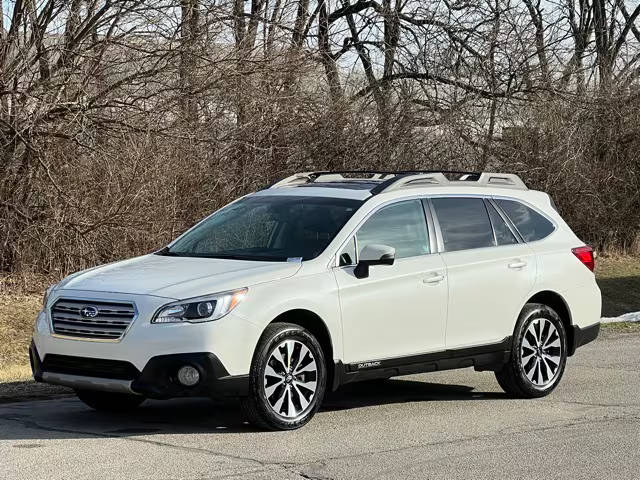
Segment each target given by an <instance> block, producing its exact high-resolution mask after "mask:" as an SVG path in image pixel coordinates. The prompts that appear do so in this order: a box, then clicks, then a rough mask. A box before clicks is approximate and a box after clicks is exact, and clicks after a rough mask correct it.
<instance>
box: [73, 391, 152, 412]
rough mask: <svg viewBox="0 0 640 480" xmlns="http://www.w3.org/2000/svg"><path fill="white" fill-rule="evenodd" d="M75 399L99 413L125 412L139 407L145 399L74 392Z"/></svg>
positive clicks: (138, 396)
mask: <svg viewBox="0 0 640 480" xmlns="http://www.w3.org/2000/svg"><path fill="white" fill-rule="evenodd" d="M75 392H76V395H77V397H78V398H79V399H80V400H82V402H84V403H85V404H86V405H87V406H89V407H91V408H93V409H94V410H98V411H101V412H127V411H130V410H134V409H136V408H138V407H139V406H140V404H141V403H142V402H144V401H145V398H144V397H142V396H140V395H133V394H127V393H114V392H101V391H97V390H76V391H75Z"/></svg>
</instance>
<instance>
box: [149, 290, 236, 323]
mask: <svg viewBox="0 0 640 480" xmlns="http://www.w3.org/2000/svg"><path fill="white" fill-rule="evenodd" d="M247 291H248V289H246V288H241V289H239V290H233V291H231V292H223V293H216V294H213V295H206V296H204V297H197V298H190V299H188V300H182V301H180V302H175V303H170V304H168V305H165V306H164V307H162V308H161V309H160V310H158V311H157V312H156V314H155V315H154V316H153V319H152V320H151V323H183V322H188V323H201V322H211V321H213V320H218V319H219V318H222V317H224V316H225V315H226V314H227V313H229V312H230V311H231V310H233V309H234V308H236V307H237V306H238V304H239V303H240V302H241V301H242V300H244V298H245V297H246V296H247Z"/></svg>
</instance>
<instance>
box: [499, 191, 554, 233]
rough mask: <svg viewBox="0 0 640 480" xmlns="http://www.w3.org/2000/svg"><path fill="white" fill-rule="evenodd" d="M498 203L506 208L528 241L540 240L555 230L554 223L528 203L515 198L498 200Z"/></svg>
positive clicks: (505, 210)
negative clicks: (524, 203)
mask: <svg viewBox="0 0 640 480" xmlns="http://www.w3.org/2000/svg"><path fill="white" fill-rule="evenodd" d="M496 203H497V204H498V206H499V207H500V208H502V210H504V212H505V213H506V214H507V216H508V217H509V218H510V219H511V221H512V222H513V224H514V225H515V226H516V228H517V229H518V231H519V232H520V235H522V238H524V239H525V240H526V241H527V242H532V241H534V240H540V239H541V238H544V237H546V236H548V235H549V234H550V233H551V232H553V229H554V227H553V224H552V223H551V222H550V221H549V220H547V219H546V218H544V217H543V216H542V215H540V214H539V213H538V212H536V211H535V210H532V209H531V208H529V207H527V206H526V205H523V204H522V203H520V202H516V201H515V200H496Z"/></svg>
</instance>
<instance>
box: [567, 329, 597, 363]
mask: <svg viewBox="0 0 640 480" xmlns="http://www.w3.org/2000/svg"><path fill="white" fill-rule="evenodd" d="M599 333H600V323H594V324H593V325H590V326H588V327H585V328H580V327H579V326H577V325H574V326H573V335H572V339H573V341H572V342H571V345H569V355H573V354H574V353H576V350H577V349H578V348H579V347H581V346H583V345H586V344H587V343H589V342H593V341H594V340H595V339H596V338H598V334H599Z"/></svg>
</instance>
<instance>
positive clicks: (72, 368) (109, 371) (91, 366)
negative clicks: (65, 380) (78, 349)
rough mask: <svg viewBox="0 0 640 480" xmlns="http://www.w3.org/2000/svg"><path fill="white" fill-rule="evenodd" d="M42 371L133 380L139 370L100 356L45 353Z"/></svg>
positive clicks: (126, 363) (128, 364) (130, 365)
mask: <svg viewBox="0 0 640 480" xmlns="http://www.w3.org/2000/svg"><path fill="white" fill-rule="evenodd" d="M42 371H43V372H54V373H66V374H68V375H83V376H85V377H99V378H113V379H117V380H134V379H135V378H137V377H138V376H139V375H140V372H139V371H138V369H137V368H136V367H134V366H133V365H132V364H131V363H129V362H123V361H121V360H103V359H100V358H85V357H72V356H69V355H53V354H47V355H46V356H45V357H44V361H43V362H42Z"/></svg>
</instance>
